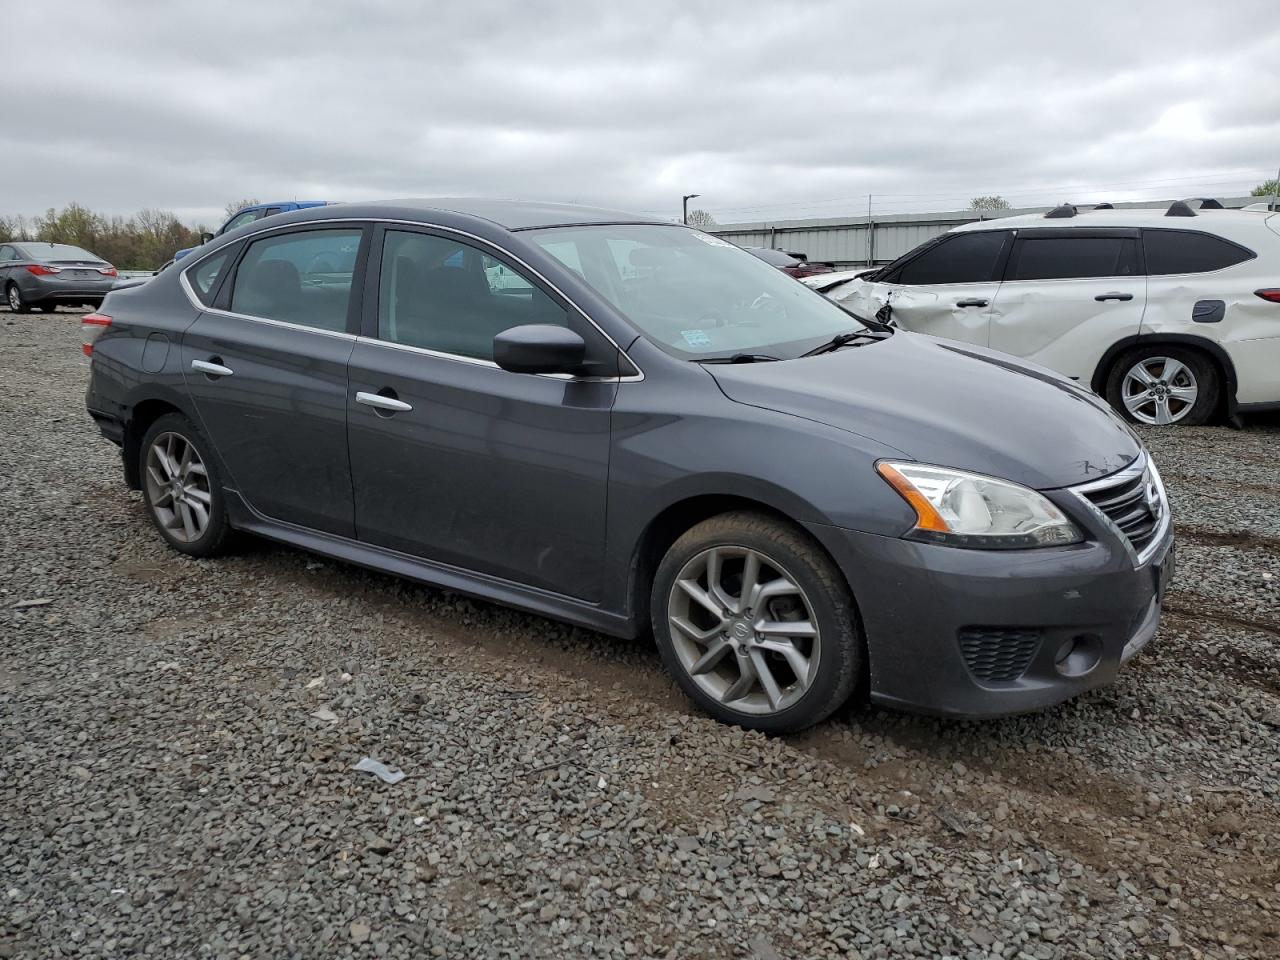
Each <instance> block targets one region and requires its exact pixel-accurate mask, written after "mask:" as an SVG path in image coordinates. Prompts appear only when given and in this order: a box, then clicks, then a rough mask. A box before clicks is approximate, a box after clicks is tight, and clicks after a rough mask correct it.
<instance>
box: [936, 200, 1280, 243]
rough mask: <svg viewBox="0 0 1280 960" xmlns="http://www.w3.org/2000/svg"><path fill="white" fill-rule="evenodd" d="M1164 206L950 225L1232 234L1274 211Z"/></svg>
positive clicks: (1248, 230)
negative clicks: (1179, 211) (1173, 212)
mask: <svg viewBox="0 0 1280 960" xmlns="http://www.w3.org/2000/svg"><path fill="white" fill-rule="evenodd" d="M1166 210H1167V208H1156V209H1150V208H1145V207H1139V208H1135V207H1129V208H1127V209H1118V210H1078V211H1077V212H1076V215H1075V216H1073V217H1046V216H1045V215H1044V214H1043V213H1025V214H1020V215H1019V216H1016V217H1001V218H999V219H995V220H978V221H975V222H973V223H965V224H961V225H960V226H958V227H954V228H953V229H952V230H951V232H952V233H961V232H964V233H968V232H971V231H974V230H1008V229H1015V230H1026V229H1032V228H1042V229H1046V230H1070V229H1073V228H1079V227H1147V228H1155V227H1161V228H1163V229H1165V230H1198V231H1200V232H1203V233H1214V234H1218V235H1220V236H1224V237H1229V238H1235V237H1241V236H1256V235H1257V233H1258V232H1259V231H1262V232H1264V233H1270V231H1269V230H1268V229H1267V225H1266V224H1267V219H1268V217H1272V216H1276V214H1273V213H1268V212H1267V211H1265V210H1197V211H1195V216H1193V217H1185V216H1184V217H1171V216H1169V215H1168V214H1167V212H1166Z"/></svg>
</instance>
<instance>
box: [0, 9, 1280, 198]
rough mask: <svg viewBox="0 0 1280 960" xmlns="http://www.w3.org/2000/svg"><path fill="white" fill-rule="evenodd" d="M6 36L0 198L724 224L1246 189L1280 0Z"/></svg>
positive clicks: (185, 17) (387, 14) (26, 19)
mask: <svg viewBox="0 0 1280 960" xmlns="http://www.w3.org/2000/svg"><path fill="white" fill-rule="evenodd" d="M51 14H52V15H53V16H52V18H51ZM0 35H3V36H5V37H6V38H7V39H6V40H5V41H4V47H5V51H6V54H5V68H4V75H5V76H6V77H7V78H8V85H9V95H8V96H6V97H4V98H3V109H0V117H3V118H4V122H3V123H2V124H0V214H15V213H26V214H30V213H35V212H39V211H42V210H44V209H45V208H46V207H49V206H61V205H63V204H65V203H67V202H70V201H78V202H80V203H82V204H85V205H87V206H89V207H92V208H94V209H96V210H102V211H105V212H110V213H124V214H128V213H132V212H134V211H136V210H138V209H140V208H143V207H158V208H163V209H169V210H173V211H174V212H176V213H177V214H178V215H179V216H180V217H182V218H183V219H184V220H187V221H189V222H197V221H203V222H206V223H214V222H216V221H220V220H221V218H222V208H223V206H224V205H225V204H226V203H227V202H228V201H232V200H235V199H237V198H241V197H256V198H259V199H261V200H276V199H286V198H290V197H297V198H317V199H338V200H359V199H368V198H379V197H400V196H493V197H519V198H530V199H534V198H536V199H546V200H563V201H576V202H583V203H592V204H599V205H608V206H616V207H622V208H626V209H631V210H637V211H645V212H652V213H658V214H663V215H671V216H675V215H678V212H679V207H680V196H681V194H684V193H698V194H701V195H702V196H701V198H700V199H699V200H697V201H695V202H694V206H700V207H704V208H706V209H707V210H708V211H710V212H711V213H712V215H713V216H715V217H716V219H717V220H719V221H720V222H734V221H744V220H762V219H778V218H786V217H805V216H839V215H842V214H850V213H863V212H865V210H866V206H867V195H868V194H871V195H872V197H873V200H872V204H873V209H874V210H876V211H877V212H879V211H889V210H939V209H955V208H959V207H964V206H967V203H968V199H969V198H970V197H972V196H974V195H977V194H988V193H998V194H1001V195H1003V196H1005V197H1006V198H1008V199H1009V200H1010V201H1012V202H1013V203H1014V205H1015V206H1016V205H1022V204H1028V205H1029V204H1036V203H1050V202H1058V201H1062V200H1072V201H1075V202H1088V201H1095V200H1101V199H1113V200H1114V199H1131V198H1139V197H1174V196H1201V195H1207V194H1216V195H1219V196H1225V195H1237V194H1240V193H1247V192H1248V188H1249V187H1252V186H1253V185H1255V184H1257V183H1258V182H1260V181H1262V180H1264V179H1267V178H1269V177H1273V176H1275V171H1276V169H1277V167H1278V166H1280V16H1277V8H1276V5H1275V0H1256V2H1253V0H1216V2H1214V3H1209V4H1206V3H1203V2H1184V0H1162V2H1147V3H1138V2H1116V0H1108V2H1104V3H1093V2H1088V0H1072V2H1071V3H1070V4H1059V3H1052V4H1050V3H1034V2H1026V0H1021V2H1016V3H1004V2H983V0H974V2H965V3H960V2H954V3H943V2H938V3H925V2H917V0H895V2H892V3H885V2H876V3H854V2H823V0H802V2H797V3H778V2H773V3H763V2H761V3H755V2H747V0H732V2H731V0H724V2H703V0H675V2H668V0H643V2H640V0H629V2H593V0H579V2H573V3H570V2H539V0H523V2H519V0H511V2H506V3H498V2H488V0H457V2H451V3H445V2H415V0H398V2H392V0H363V2H338V0H329V2H321V0H315V2H299V0H201V2H194V3H191V2H186V0H164V2H159V0H157V2H141V0H132V2H131V0H109V2H101V0H57V2H56V3H52V4H45V3H27V2H18V0H5V2H3V3H0ZM15 52H16V56H15Z"/></svg>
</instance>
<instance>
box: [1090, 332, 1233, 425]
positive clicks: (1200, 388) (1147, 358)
mask: <svg viewBox="0 0 1280 960" xmlns="http://www.w3.org/2000/svg"><path fill="white" fill-rule="evenodd" d="M1219 389H1220V386H1219V377H1218V371H1217V368H1216V367H1215V366H1214V365H1213V363H1212V362H1211V361H1210V360H1209V358H1208V357H1206V356H1205V355H1204V354H1202V353H1200V352H1199V351H1198V350H1189V349H1186V348H1185V347H1177V346H1172V345H1169V344H1153V345H1151V346H1144V347H1138V348H1137V349H1135V350H1130V351H1128V352H1127V353H1125V354H1123V355H1122V356H1121V357H1120V358H1119V359H1118V360H1117V361H1116V362H1115V364H1113V365H1112V367H1111V372H1110V374H1109V375H1108V377H1107V400H1108V402H1109V403H1110V404H1111V405H1112V406H1113V407H1115V409H1116V410H1118V411H1120V413H1121V414H1122V415H1123V416H1124V417H1126V418H1127V419H1128V420H1130V421H1132V422H1133V423H1147V424H1153V425H1158V426H1164V425H1169V424H1178V425H1179V426H1196V425H1199V424H1202V423H1205V422H1207V421H1208V419H1209V418H1210V417H1211V416H1213V412H1214V410H1215V409H1216V408H1217V406H1218V392H1219Z"/></svg>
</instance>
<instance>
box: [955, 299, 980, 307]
mask: <svg viewBox="0 0 1280 960" xmlns="http://www.w3.org/2000/svg"><path fill="white" fill-rule="evenodd" d="M986 305H987V301H986V300H982V299H980V298H978V297H971V298H970V299H968V300H957V301H956V306H957V307H985V306H986Z"/></svg>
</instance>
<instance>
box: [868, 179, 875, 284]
mask: <svg viewBox="0 0 1280 960" xmlns="http://www.w3.org/2000/svg"><path fill="white" fill-rule="evenodd" d="M874 229H875V227H873V226H872V225H871V194H869V193H868V194H867V266H868V267H869V266H871V257H872V251H873V250H874V248H873V247H872V245H871V232H872V231H873V230H874Z"/></svg>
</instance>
